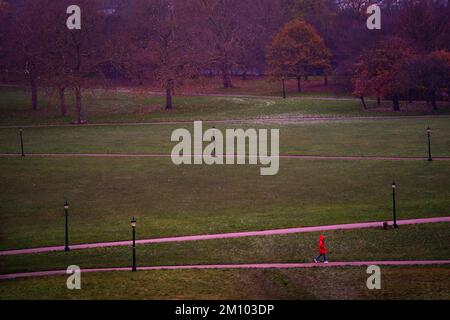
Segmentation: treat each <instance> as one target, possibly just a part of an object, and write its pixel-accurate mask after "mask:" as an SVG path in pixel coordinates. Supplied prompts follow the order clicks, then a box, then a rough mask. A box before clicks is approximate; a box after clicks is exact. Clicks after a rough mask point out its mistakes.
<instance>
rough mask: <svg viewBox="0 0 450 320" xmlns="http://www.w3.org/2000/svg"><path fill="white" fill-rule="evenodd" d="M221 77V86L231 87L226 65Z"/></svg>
mask: <svg viewBox="0 0 450 320" xmlns="http://www.w3.org/2000/svg"><path fill="white" fill-rule="evenodd" d="M222 78H223V87H224V88H225V89H228V88H233V83H232V82H231V76H230V71H229V70H228V68H227V67H224V68H223V70H222Z"/></svg>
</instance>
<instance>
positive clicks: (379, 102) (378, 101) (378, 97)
mask: <svg viewBox="0 0 450 320" xmlns="http://www.w3.org/2000/svg"><path fill="white" fill-rule="evenodd" d="M377 105H381V97H380V96H377Z"/></svg>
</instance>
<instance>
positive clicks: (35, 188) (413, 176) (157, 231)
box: [0, 158, 450, 249]
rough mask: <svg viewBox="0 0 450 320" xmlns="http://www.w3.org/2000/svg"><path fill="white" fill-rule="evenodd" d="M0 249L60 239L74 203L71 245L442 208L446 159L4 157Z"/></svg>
mask: <svg viewBox="0 0 450 320" xmlns="http://www.w3.org/2000/svg"><path fill="white" fill-rule="evenodd" d="M0 172H1V173H2V180H1V183H0V212H1V213H2V214H1V217H0V232H1V239H2V241H1V244H0V248H1V249H6V248H19V247H30V246H42V245H53V244H61V240H62V239H64V238H63V231H64V229H63V225H64V220H63V215H62V204H63V202H64V199H65V198H67V199H68V200H69V202H70V203H71V208H70V227H71V239H72V241H73V242H74V243H79V242H88V241H89V242H91V241H108V240H122V239H128V238H129V219H130V217H131V216H133V215H135V216H137V217H138V219H139V225H140V237H141V238H149V237H159V236H173V235H187V234H203V233H217V232H229V231H241V230H258V229H272V228H282V227H294V226H296V227H298V226H307V225H326V224H334V223H349V222H355V221H374V220H386V219H389V218H390V217H391V188H390V184H391V182H392V177H393V176H394V175H395V177H396V179H397V182H398V185H399V189H398V212H399V217H400V218H411V217H429V216H442V215H448V208H449V204H450V202H449V201H450V200H449V199H450V197H449V191H448V190H450V185H449V183H450V179H448V177H449V175H450V167H449V166H448V164H447V163H438V162H435V163H428V162H425V161H424V162H417V163H415V162H414V163H411V162H408V163H401V162H400V163H399V162H389V161H365V162H346V161H332V162H329V161H303V160H282V161H281V169H280V173H279V174H278V175H277V176H273V177H263V176H260V175H259V168H258V167H257V166H214V167H206V166H182V167H175V166H174V165H173V164H172V163H171V162H170V160H169V159H108V161H104V160H103V159H61V158H57V159H55V158H52V159H48V158H46V159H40V158H26V159H18V158H14V159H5V158H3V159H1V160H0Z"/></svg>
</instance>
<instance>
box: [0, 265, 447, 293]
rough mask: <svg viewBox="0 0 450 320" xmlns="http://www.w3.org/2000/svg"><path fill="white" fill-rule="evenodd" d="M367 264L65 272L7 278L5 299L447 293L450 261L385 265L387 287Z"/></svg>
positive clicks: (4, 283) (384, 280)
mask: <svg viewBox="0 0 450 320" xmlns="http://www.w3.org/2000/svg"><path fill="white" fill-rule="evenodd" d="M367 277H368V275H367V273H366V268H333V269H310V270H183V271H156V272H136V273H131V272H112V273H104V274H86V275H82V283H81V290H75V291H70V290H67V289H66V287H65V284H66V279H67V277H65V276H54V277H46V278H32V279H19V280H8V281H2V285H1V286H0V298H1V299H87V300H95V299H142V300H149V299H175V300H185V299H194V300H202V299H207V300H208V299H243V300H259V299H443V300H448V299H449V298H450V295H449V291H448V288H449V286H450V280H449V279H450V269H449V268H448V267H402V268H398V267H383V268H382V278H381V281H382V290H368V289H367V287H366V281H367Z"/></svg>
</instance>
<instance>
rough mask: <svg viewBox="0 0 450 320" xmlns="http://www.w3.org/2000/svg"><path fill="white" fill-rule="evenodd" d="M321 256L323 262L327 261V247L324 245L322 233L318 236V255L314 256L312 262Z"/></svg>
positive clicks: (316, 261) (317, 260) (318, 260)
mask: <svg viewBox="0 0 450 320" xmlns="http://www.w3.org/2000/svg"><path fill="white" fill-rule="evenodd" d="M322 257H323V262H324V263H328V258H327V247H325V236H324V235H320V237H319V256H318V257H317V258H314V262H315V263H319V262H320V258H322Z"/></svg>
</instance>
